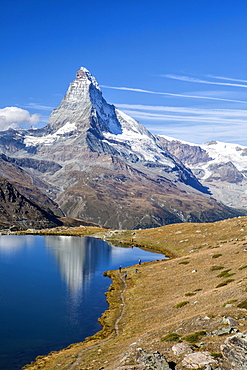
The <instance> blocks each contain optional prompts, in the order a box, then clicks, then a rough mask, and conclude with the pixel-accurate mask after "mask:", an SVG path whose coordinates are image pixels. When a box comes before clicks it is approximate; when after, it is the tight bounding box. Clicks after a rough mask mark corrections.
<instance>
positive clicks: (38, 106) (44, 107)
mask: <svg viewBox="0 0 247 370" xmlns="http://www.w3.org/2000/svg"><path fill="white" fill-rule="evenodd" d="M18 106H19V107H21V108H29V109H37V110H48V111H50V110H53V109H55V107H50V106H48V105H41V104H38V103H29V104H27V105H19V104H18Z"/></svg>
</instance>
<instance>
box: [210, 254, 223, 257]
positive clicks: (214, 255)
mask: <svg viewBox="0 0 247 370" xmlns="http://www.w3.org/2000/svg"><path fill="white" fill-rule="evenodd" d="M221 256H222V253H216V254H213V255H212V258H219V257H221Z"/></svg>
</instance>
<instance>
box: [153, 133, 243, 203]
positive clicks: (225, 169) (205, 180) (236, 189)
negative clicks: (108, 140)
mask: <svg viewBox="0 0 247 370" xmlns="http://www.w3.org/2000/svg"><path fill="white" fill-rule="evenodd" d="M157 139H158V141H159V143H160V145H161V146H162V147H163V148H164V149H165V150H169V151H170V152H171V153H172V154H173V155H175V156H177V157H178V158H179V159H180V160H181V161H182V162H183V164H184V165H185V166H187V167H189V168H190V169H191V170H192V172H193V173H194V175H195V176H196V177H197V178H198V179H199V180H200V182H201V183H202V184H203V185H204V186H206V187H207V188H208V189H209V190H210V192H211V193H212V195H213V196H214V198H216V199H217V200H219V201H221V202H223V203H224V204H226V205H228V206H230V207H235V208H242V209H247V147H244V146H241V145H236V144H229V143H222V142H219V141H211V142H209V143H206V144H203V145H200V146H198V145H195V144H190V143H184V142H182V141H179V140H177V139H174V138H170V137H166V136H164V137H163V136H159V137H157Z"/></svg>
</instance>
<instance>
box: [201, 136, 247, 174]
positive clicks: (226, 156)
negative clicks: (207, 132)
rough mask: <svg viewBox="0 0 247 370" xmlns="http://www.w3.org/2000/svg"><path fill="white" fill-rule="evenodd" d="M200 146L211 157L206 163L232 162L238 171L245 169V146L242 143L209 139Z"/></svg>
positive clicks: (246, 152) (246, 164) (246, 156)
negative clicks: (209, 140)
mask: <svg viewBox="0 0 247 370" xmlns="http://www.w3.org/2000/svg"><path fill="white" fill-rule="evenodd" d="M201 148H202V149H204V150H206V152H207V153H208V155H209V156H210V157H212V158H213V160H212V161H210V162H208V165H209V164H212V163H214V164H216V163H217V164H219V163H227V162H232V163H233V164H234V166H236V168H237V169H238V170H239V171H243V170H246V169H247V147H245V146H243V145H238V144H231V143H224V142H220V141H211V142H209V143H205V144H203V145H201Z"/></svg>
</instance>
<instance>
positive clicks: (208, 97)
mask: <svg viewBox="0 0 247 370" xmlns="http://www.w3.org/2000/svg"><path fill="white" fill-rule="evenodd" d="M101 87H103V88H106V89H113V90H124V91H134V92H140V93H146V94H155V95H165V96H173V97H179V98H187V99H206V100H217V101H225V102H233V103H245V104H246V103H247V101H244V100H235V99H225V98H216V97H212V96H201V95H187V94H178V93H169V92H161V91H152V90H143V89H138V88H133V87H117V86H107V85H101ZM246 87H247V85H246Z"/></svg>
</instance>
